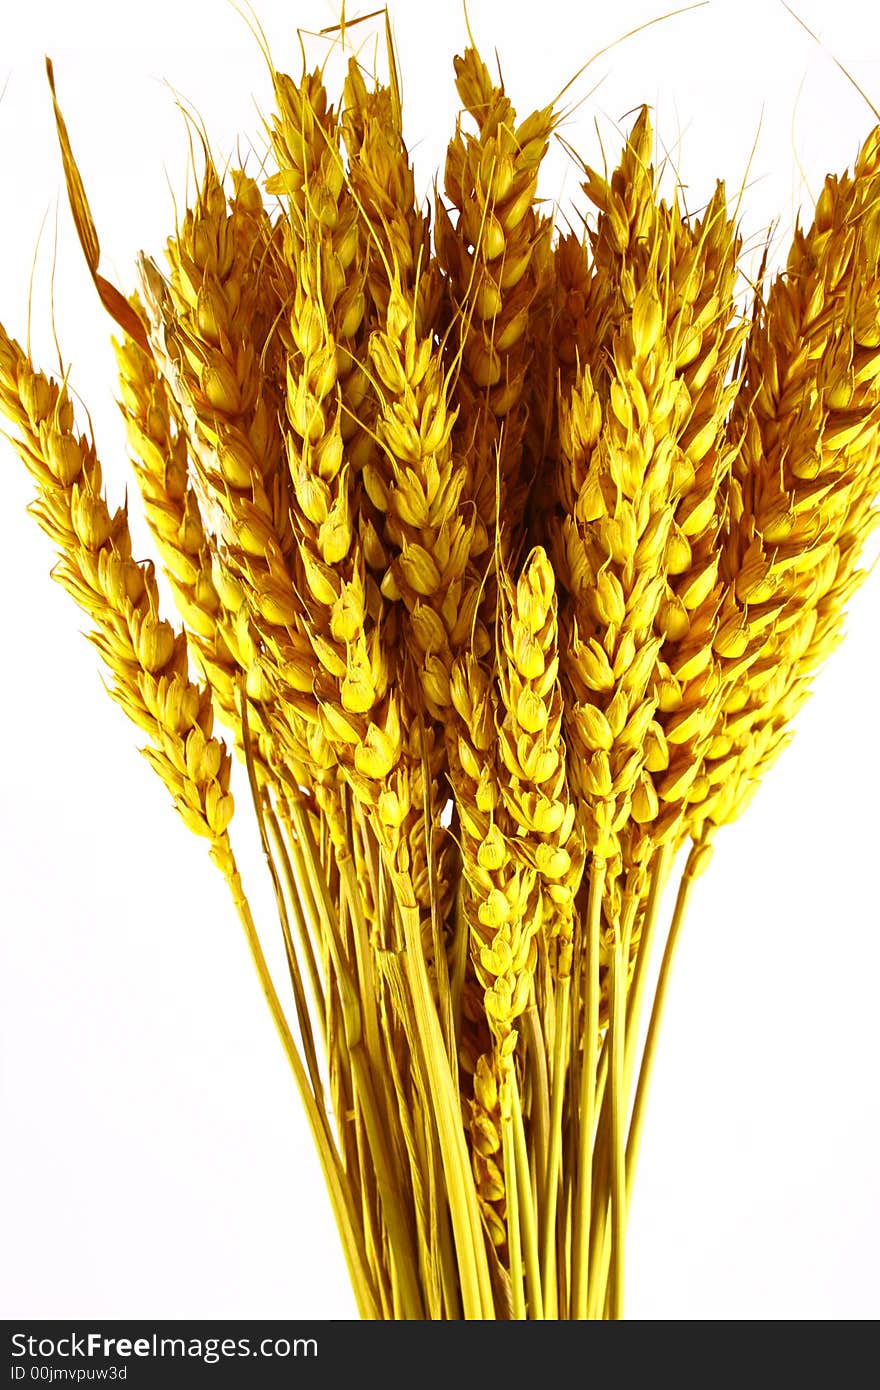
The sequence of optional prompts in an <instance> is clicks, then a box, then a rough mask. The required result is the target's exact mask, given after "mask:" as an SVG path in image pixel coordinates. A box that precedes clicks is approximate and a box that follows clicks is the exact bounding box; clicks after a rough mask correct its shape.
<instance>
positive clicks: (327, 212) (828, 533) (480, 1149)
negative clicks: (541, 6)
mask: <svg viewBox="0 0 880 1390" xmlns="http://www.w3.org/2000/svg"><path fill="white" fill-rule="evenodd" d="M344 37H345V36H344V35H343V38H344ZM49 76H50V81H51V80H52V71H51V67H50V69H49ZM455 77H456V87H457V91H458V95H459V99H460V102H461V108H462V109H461V116H460V119H459V122H458V124H457V126H456V129H455V132H454V134H453V137H452V139H451V141H450V143H449V147H448V152H447V158H446V164H445V170H444V175H443V182H442V186H441V187H440V188H438V190H437V194H436V200H435V205H434V207H433V208H432V209H431V210H430V212H429V211H428V209H426V208H425V207H423V206H421V205H420V203H419V201H418V199H417V197H416V193H415V184H414V178H413V173H412V168H411V163H410V158H409V154H408V151H407V147H406V144H405V140H404V135H403V115H402V108H401V96H400V84H399V80H398V73H397V70H396V65H395V59H394V53H393V47H392V45H391V41H390V36H389V40H388V76H387V78H386V80H384V81H382V80H380V79H377V78H375V77H373V76H372V75H371V74H370V72H369V71H368V70H367V69H366V68H365V67H364V66H363V65H362V63H361V62H360V61H359V60H358V58H357V57H356V56H352V57H351V58H350V61H349V63H348V67H347V72H346V75H345V78H344V82H343V83H342V85H341V88H340V90H339V91H338V93H336V94H334V93H332V92H330V91H328V89H327V83H326V78H325V74H324V72H323V71H322V69H321V68H320V67H316V68H314V69H312V70H310V69H309V68H308V66H307V65H304V68H303V71H302V73H301V74H300V75H299V77H294V76H291V75H288V74H287V73H285V72H281V71H277V70H276V69H275V68H274V67H273V69H272V81H273V89H274V95H275V101H276V110H275V113H274V115H273V116H272V118H271V121H270V140H271V151H272V168H271V170H268V171H265V172H263V173H261V175H260V177H257V178H254V177H252V176H250V175H249V174H248V173H247V172H246V171H245V170H244V169H237V168H233V169H230V170H229V171H228V172H224V171H223V169H222V168H221V167H220V166H219V165H218V163H217V162H216V161H215V160H214V158H213V157H212V155H211V153H210V152H209V150H208V149H207V146H206V148H205V151H204V156H203V160H202V164H201V167H200V169H199V182H198V187H197V190H196V193H195V196H194V197H193V199H192V203H191V206H189V207H188V208H187V209H186V211H185V213H184V214H183V216H181V217H179V218H178V220H177V226H176V229H175V231H174V234H173V235H172V236H171V237H170V238H169V240H168V243H167V247H166V256H165V260H164V263H160V260H159V259H156V258H151V257H147V256H144V257H142V258H141V261H140V265H139V284H138V288H137V291H136V292H134V293H131V294H130V295H129V297H128V298H126V297H125V296H123V294H122V293H121V292H120V291H118V290H116V289H114V287H113V286H112V285H111V284H109V282H108V281H107V280H106V279H105V278H104V277H103V276H102V274H101V272H100V270H99V263H100V249H99V244H98V238H97V233H96V230H95V225H94V222H93V219H92V215H91V212H90V210H89V205H88V202H87V200H86V195H85V190H84V187H83V183H82V180H81V178H80V176H79V173H78V170H77V166H76V164H75V162H74V158H73V154H72V151H71V145H70V138H69V135H68V133H67V130H66V127H65V125H64V121H63V119H62V117H61V113H60V110H59V108H58V104H57V101H56V107H55V111H56V118H57V129H58V136H59V139H60V142H61V148H62V153H63V157H64V165H65V175H66V182H67V190H68V194H69V199H70V204H71V208H72V212H73V217H74V221H75V224H76V228H77V232H78V235H79V238H80V242H81V245H82V248H83V251H84V253H85V256H86V259H87V262H88V265H89V268H90V271H91V273H92V275H93V277H94V279H95V284H96V286H97V288H98V291H99V294H100V297H101V300H102V302H103V304H104V306H105V308H107V310H108V311H109V313H110V314H111V315H112V316H113V318H114V319H115V320H116V323H117V326H118V329H119V337H118V341H117V343H116V354H117V360H118V366H119V396H120V405H121V409H122V412H123V416H124V419H125V425H126V431H127V437H128V441H129V446H130V452H131V458H132V463H133V467H134V475H135V478H136V481H137V484H138V491H139V493H140V497H141V501H142V505H143V513H144V516H145V519H146V523H147V525H148V527H149V530H150V532H151V534H152V538H153V541H154V545H155V551H156V556H157V559H158V561H159V564H160V566H161V568H162V570H163V572H164V575H165V581H163V582H167V585H168V588H169V591H170V593H171V595H172V596H173V600H174V602H175V604H176V606H177V610H178V615H179V622H178V625H177V627H175V626H173V625H172V624H171V623H170V622H169V620H168V619H167V618H166V617H164V616H163V615H162V612H161V611H160V610H161V606H162V602H161V594H160V587H159V585H158V584H157V579H156V575H155V572H154V568H153V565H152V563H150V562H137V561H135V560H134V559H133V554H132V540H131V536H130V533H129V528H128V513H127V508H126V507H125V506H123V507H121V508H118V509H117V510H116V511H113V510H112V507H111V505H110V504H109V502H108V500H107V498H106V495H105V491H104V484H103V478H102V472H101V466H100V464H99V462H98V458H97V454H96V450H95V445H94V442H93V440H92V439H91V437H90V435H89V433H87V432H84V431H83V426H82V423H80V424H77V423H76V420H75V417H76V415H77V411H76V409H75V406H74V401H73V398H72V392H71V389H70V386H69V383H68V381H67V380H66V379H60V378H55V377H52V376H49V375H46V374H44V373H43V372H41V371H40V370H39V369H38V367H37V366H36V365H35V364H34V363H33V362H32V361H31V358H30V355H29V353H28V351H26V350H25V349H23V348H22V347H21V346H20V344H19V342H18V341H16V339H15V338H13V337H12V336H11V335H10V334H8V333H7V332H6V330H5V328H2V327H0V409H2V411H3V413H4V414H5V416H6V417H7V418H8V420H9V422H10V425H11V431H12V439H13V441H14V444H15V447H16V449H17V451H18V453H19V455H20V457H21V459H22V460H23V462H24V464H25V466H26V468H27V469H28V471H29V472H30V474H31V476H32V478H33V481H34V484H35V486H36V491H37V495H36V500H35V502H34V503H33V505H32V508H31V511H32V513H33V515H34V516H35V518H36V520H37V521H38V523H39V525H40V526H41V527H42V528H43V530H44V531H46V533H47V534H48V535H49V537H50V538H51V540H52V542H53V544H54V546H55V547H56V549H57V552H58V555H59V560H58V564H57V566H56V569H55V576H56V577H57V578H58V579H59V580H60V581H61V582H62V583H63V585H64V586H65V588H66V589H67V590H68V591H69V593H70V594H71V595H72V596H73V598H74V599H75V600H76V602H77V603H78V604H79V606H80V607H81V608H82V609H83V611H84V613H85V614H86V616H87V619H88V621H89V624H90V637H91V640H92V641H93V642H94V644H95V646H96V647H97V649H98V651H99V653H100V655H101V657H102V659H103V661H104V663H105V665H106V667H107V669H108V671H109V674H110V681H111V685H110V693H111V694H112V695H113V697H114V698H115V699H116V700H117V701H118V703H119V704H120V705H121V706H122V708H123V709H124V710H125V712H126V713H127V714H128V715H129V717H130V718H131V719H132V720H133V721H134V722H135V723H136V724H137V725H138V728H139V729H140V730H141V731H142V733H144V734H145V735H146V737H147V738H148V740H149V743H148V747H147V748H146V750H145V752H146V754H147V757H148V759H149V762H150V764H151V766H152V767H153V768H154V769H155V771H156V772H158V774H159V776H160V778H161V779H162V780H163V782H164V783H165V784H166V786H167V787H168V789H169V791H170V793H171V795H172V798H173V803H174V806H175V808H176V809H177V811H178V813H179V815H180V817H181V819H182V820H183V821H184V823H185V824H186V825H187V827H188V828H189V829H190V830H192V831H193V832H194V833H196V834H197V835H200V836H202V837H204V838H205V839H206V840H207V841H208V844H209V849H210V854H211V857H212V859H213V861H214V863H215V864H216V866H217V868H218V870H219V872H220V874H221V875H222V877H223V879H224V880H225V881H226V883H227V884H228V886H229V889H230V891H231V894H232V898H233V902H234V905H235V908H236V911H237V913H238V916H239V918H240V920H241V923H242V925H243V927H244V931H245V934H246V939H247V943H248V946H249V948H250V951H251V955H252V958H253V961H254V964H255V966H256V970H257V974H258V976H259V980H260V983H261V986H262V988H263V991H264V994H265V996H266V999H267V1001H268V1004H269V1007H270V1011H271V1014H272V1017H273V1019H274V1022H275V1024H276V1027H277V1029H278V1032H279V1035H280V1038H281V1041H282V1045H283V1048H284V1051H285V1054H286V1056H287V1058H288V1060H289V1063H290V1066H291V1069H292V1072H293V1076H294V1079H295V1083H296V1086H297V1089H298V1091H299V1094H300V1097H301V1100H302V1103H303V1105H304V1106H305V1111H306V1115H307V1118H308V1123H309V1126H310V1128H311V1132H312V1136H313V1138H314V1142H315V1145H316V1148H317V1152H318V1155H319V1159H320V1163H321V1167H322V1170H323V1174H324V1177H325V1180H326V1183H327V1190H328V1193H329V1198H330V1203H331V1206H332V1209H333V1214H334V1216H335V1219H336V1222H337V1226H338V1230H339V1235H340V1239H341V1242H342V1247H343V1250H344V1253H345V1258H346V1261H347V1264H348V1269H349V1273H350V1276H351V1281H352V1287H353V1290H354V1294H355V1298H356V1301H357V1306H358V1310H359V1312H360V1315H361V1316H362V1317H363V1318H366V1319H413V1320H418V1319H432V1320H434V1319H437V1320H442V1319H461V1318H464V1319H471V1320H488V1319H511V1318H513V1319H548V1318H551V1319H577V1320H583V1319H602V1318H611V1319H619V1318H620V1317H622V1315H623V1297H624V1272H625V1258H624V1254H625V1236H626V1225H627V1215H628V1210H629V1206H630V1202H631V1197H632V1184H633V1175H634V1172H635V1163H636V1156H637V1149H638V1145H639V1140H640V1136H641V1132H642V1126H643V1122H644V1106H645V1095H646V1090H647V1084H648V1080H649V1077H650V1072H651V1066H652V1061H653V1058H654V1054H655V1047H656V1037H657V1029H658V1026H659V1021H660V1016H661V1011H662V1007H663V1003H664V999H665V994H666V987H667V983H668V973H669V964H670V961H671V957H672V951H673V949H674V946H675V943H676V941H677V939H678V934H679V931H680V928H681V924H682V921H683V918H684V912H685V908H686V905H687V903H688V901H689V898H690V896H691V892H692V887H693V883H694V881H695V879H696V878H697V877H698V875H699V874H700V873H701V872H702V871H703V870H704V869H705V868H706V866H707V864H708V863H709V860H710V857H711V854H712V843H713V837H714V835H715V834H716V832H717V831H718V830H719V828H720V827H722V826H724V825H725V824H727V823H728V822H730V821H731V820H733V819H734V818H735V817H736V816H738V815H739V814H740V812H741V811H742V810H743V809H744V808H745V806H746V805H747V803H748V801H749V800H750V798H751V796H752V794H753V793H754V791H755V789H756V787H757V785H758V783H759V781H760V779H761V778H762V776H763V775H764V773H765V771H766V770H767V768H768V767H769V766H770V764H771V762H772V761H773V760H774V758H775V757H776V755H777V753H778V752H779V751H780V749H781V748H782V746H784V744H785V742H786V741H787V739H788V738H789V737H790V732H791V723H792V719H793V717H794V715H795V714H796V713H797V710H798V709H799V707H800V705H801V704H802V703H803V700H804V698H805V696H806V695H807V693H808V692H809V688H810V681H811V678H812V675H813V673H814V672H815V670H816V668H817V667H818V666H819V665H820V664H821V663H822V662H823V660H824V658H825V656H826V655H827V654H828V652H829V651H830V650H831V648H832V647H833V646H834V644H835V643H836V641H837V640H838V637H839V634H840V628H841V622H842V617H843V613H844V610H845V605H846V603H847V601H848V599H849V598H850V596H851V594H852V592H853V591H854V588H855V587H856V585H857V583H858V582H859V580H860V579H861V577H862V576H861V574H860V572H859V570H858V569H857V564H858V556H859V553H860V550H861V548H862V545H863V543H864V540H865V538H866V536H867V534H868V532H869V531H870V528H871V526H872V524H873V521H874V518H875V510H874V508H875V501H876V498H877V495H878V493H880V394H878V392H880V387H878V382H880V291H878V286H880V273H878V257H880V221H878V218H880V211H878V209H880V157H878V150H880V135H878V132H877V130H874V131H873V132H872V133H871V134H870V135H869V136H868V138H867V140H866V141H865V142H864V144H863V147H862V149H861V152H860V153H859V155H858V158H857V159H856V161H855V163H854V165H853V168H852V172H851V173H847V174H844V175H842V176H840V177H836V176H829V177H828V179H827V180H826V183H825V186H824V189H823V190H822V193H821V195H820V197H819V199H818V201H817V204H816V208H815V213H814V215H813V217H812V220H811V222H810V223H809V225H807V226H806V228H805V229H803V230H801V229H799V230H798V231H797V232H796V235H795V238H794V243H793V246H792V249H791V252H790V255H789V259H788V264H787V266H786V268H785V271H784V272H781V273H780V274H778V275H776V276H770V275H767V276H766V277H765V278H764V279H762V280H761V281H759V283H758V284H757V286H756V287H754V291H753V293H752V294H751V296H750V300H749V302H748V304H747V306H746V307H745V308H744V307H743V300H742V285H741V282H740V274H741V258H742V238H741V234H740V231H739V227H738V213H737V208H736V207H735V205H734V203H732V202H731V200H730V199H729V198H728V195H727V193H726V191H725V188H724V186H723V185H721V184H719V185H718V186H717V187H716V190H715V192H714V194H713V195H712V197H711V199H710V201H709V202H708V204H707V205H706V207H705V208H703V209H702V210H700V211H699V212H698V213H697V214H694V213H692V212H690V211H688V209H687V207H686V205H685V202H684V199H683V197H682V196H681V194H680V192H679V190H677V189H676V190H674V191H673V192H672V194H671V196H667V195H665V194H664V193H663V192H662V191H661V178H660V172H659V170H658V168H657V155H656V151H655V144H654V136H653V133H652V129H651V123H650V119H649V114H648V111H647V109H646V108H645V109H643V110H642V111H641V112H640V113H639V114H638V115H637V117H636V118H635V119H634V120H633V121H631V123H630V127H629V130H628V132H627V133H626V135H625V137H624V139H623V141H622V148H621V152H620V154H619V157H618V159H617V161H616V163H615V164H614V167H613V169H611V170H610V171H609V170H606V171H605V173H603V174H600V173H598V172H597V171H596V170H594V169H592V168H589V167H587V166H584V170H583V175H582V178H583V183H582V193H583V198H584V202H583V208H584V213H585V227H586V232H585V234H584V235H583V237H581V236H579V235H577V234H575V233H572V232H568V233H560V232H558V231H557V229H556V228H555V227H554V225H553V222H552V219H550V218H549V217H548V216H547V215H546V212H545V209H544V206H543V204H542V203H541V202H540V201H539V199H538V194H537V182H538V174H539V169H540V166H541V162H542V159H543V158H544V156H545V153H546V150H547V148H548V144H549V142H550V140H551V138H552V136H553V135H554V132H555V131H556V129H557V127H558V123H559V119H560V111H559V107H558V103H554V104H550V105H547V106H542V107H540V108H539V109H538V110H536V111H534V112H533V113H531V114H528V115H526V116H525V117H524V118H521V117H519V116H518V115H517V113H516V112H515V110H514V108H513V106H512V104H511V101H510V99H509V97H508V95H507V94H506V92H505V88H504V84H503V82H502V81H501V80H500V78H498V79H497V80H496V78H494V77H493V76H492V75H491V74H490V72H489V69H488V68H487V66H486V64H485V63H484V62H483V60H482V59H481V57H480V56H479V54H478V52H477V51H476V49H475V48H474V47H469V48H467V49H466V51H465V52H464V54H463V55H462V56H461V57H460V58H458V59H456V63H455ZM53 93H54V86H53ZM588 206H589V208H590V209H591V211H590V214H589V216H587V215H586V209H587V207H588ZM235 757H238V758H239V759H240V760H241V762H242V763H243V764H244V765H245V767H246V771H247V782H246V786H247V789H248V792H249V794H250V796H251V798H252V800H253V803H254V807H255V810H256V819H257V825H258V829H259V834H260V837H261V842H262V845H263V848H264V850H265V854H266V857H267V859H268V861H269V864H270V867H271V872H272V879H273V883H274V886H275V891H276V904H277V909H278V918H279V927H280V933H281V937H282V939H283V948H284V955H283V959H284V962H285V968H286V973H287V976H288V978H287V980H286V981H285V982H284V984H283V985H282V984H281V982H280V981H279V980H278V979H277V978H276V975H275V972H274V971H273V969H272V968H271V967H270V964H269V963H268V961H267V955H266V953H265V952H264V946H263V944H262V941H261V935H260V933H259V932H258V930H257V926H256V925H255V920H254V915H253V914H252V912H251V908H250V906H249V903H248V899H247V897H246V895H245V887H244V884H243V882H242V878H241V875H240V874H239V870H238V867H237V863H236V859H235V856H234V854H233V849H232V840H231V834H230V829H231V827H232V830H233V832H234V828H235V824H236V823H235V821H234V818H233V800H232V796H231V794H230V769H231V766H232V760H233V758H235ZM680 855H681V858H679V856H680ZM682 862H683V868H681V869H680V872H679V877H678V884H677V896H676V897H675V906H674V910H673V914H672V922H671V926H670V927H669V930H668V934H667V943H666V951H665V955H664V959H663V965H662V968H661V972H660V976H659V980H658V982H657V983H656V986H654V985H653V984H652V983H651V981H650V968H649V967H650V953H651V948H652V946H653V944H654V942H655V939H656V936H657V933H658V930H659V927H660V922H661V917H662V910H661V906H662V901H663V893H664V890H665V889H666V888H667V885H668V884H669V882H670V880H671V877H672V874H673V868H674V866H675V864H676V863H678V864H681V863H682ZM651 996H653V997H651ZM646 1002H648V1003H649V1004H650V1010H649V1011H648V1029H647V1035H646V1039H645V1040H644V1041H643V1040H642V1032H641V1031H640V1030H641V1028H642V1024H643V1015H645V1014H646V1010H645V1007H644V1006H645V1004H646Z"/></svg>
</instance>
